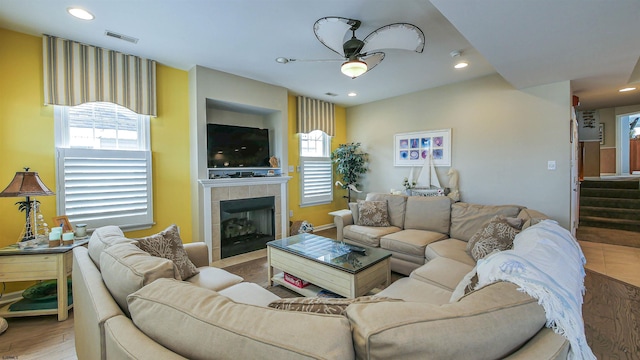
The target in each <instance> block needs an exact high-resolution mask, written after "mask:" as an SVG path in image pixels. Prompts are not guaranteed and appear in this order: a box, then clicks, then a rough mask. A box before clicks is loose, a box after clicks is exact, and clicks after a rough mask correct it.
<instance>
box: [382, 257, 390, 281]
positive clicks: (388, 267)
mask: <svg viewBox="0 0 640 360" xmlns="http://www.w3.org/2000/svg"><path fill="white" fill-rule="evenodd" d="M387 261H388V262H389V265H388V266H387V281H386V282H385V283H384V287H385V288H386V287H387V286H389V285H391V260H390V259H387Z"/></svg>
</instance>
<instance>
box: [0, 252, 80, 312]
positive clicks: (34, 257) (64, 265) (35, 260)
mask: <svg viewBox="0 0 640 360" xmlns="http://www.w3.org/2000/svg"><path fill="white" fill-rule="evenodd" d="M88 242H89V240H78V241H75V242H74V243H73V244H72V245H66V246H58V247H54V248H50V247H48V245H40V246H37V247H33V248H25V249H20V248H19V247H18V244H13V245H9V246H7V247H4V248H0V282H11V281H35V280H50V279H56V280H57V281H58V289H57V292H58V306H57V308H55V309H42V310H24V311H9V306H11V304H7V305H5V306H3V307H2V308H0V317H5V318H8V317H16V316H37V315H55V314H57V315H58V321H64V320H66V319H67V317H68V316H69V309H71V307H72V306H73V304H71V305H67V303H68V301H69V294H68V290H69V289H68V288H67V277H68V276H69V275H71V269H72V266H73V254H72V253H73V252H72V251H71V250H73V248H74V247H76V246H83V245H85V244H87V243H88Z"/></svg>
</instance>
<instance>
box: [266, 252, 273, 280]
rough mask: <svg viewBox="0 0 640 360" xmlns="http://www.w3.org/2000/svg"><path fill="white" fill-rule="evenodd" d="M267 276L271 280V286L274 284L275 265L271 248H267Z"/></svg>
mask: <svg viewBox="0 0 640 360" xmlns="http://www.w3.org/2000/svg"><path fill="white" fill-rule="evenodd" d="M267 264H269V266H267V276H268V280H269V286H273V266H271V249H270V248H267Z"/></svg>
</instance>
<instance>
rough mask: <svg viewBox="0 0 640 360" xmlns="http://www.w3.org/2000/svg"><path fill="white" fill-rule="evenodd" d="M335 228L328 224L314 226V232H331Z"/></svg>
mask: <svg viewBox="0 0 640 360" xmlns="http://www.w3.org/2000/svg"><path fill="white" fill-rule="evenodd" d="M334 227H336V226H335V225H334V224H326V225H320V226H314V227H313V231H322V230H329V229H333V228H334Z"/></svg>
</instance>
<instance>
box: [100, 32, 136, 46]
mask: <svg viewBox="0 0 640 360" xmlns="http://www.w3.org/2000/svg"><path fill="white" fill-rule="evenodd" d="M104 34H105V35H107V36H110V37H112V38H116V39H120V40H124V41H128V42H130V43H132V44H137V43H138V40H139V39H136V38H134V37H133V36H127V35H122V34H118V33H117V32H113V31H110V30H105V32H104Z"/></svg>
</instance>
